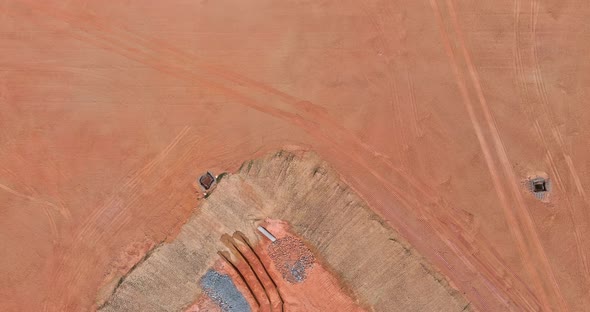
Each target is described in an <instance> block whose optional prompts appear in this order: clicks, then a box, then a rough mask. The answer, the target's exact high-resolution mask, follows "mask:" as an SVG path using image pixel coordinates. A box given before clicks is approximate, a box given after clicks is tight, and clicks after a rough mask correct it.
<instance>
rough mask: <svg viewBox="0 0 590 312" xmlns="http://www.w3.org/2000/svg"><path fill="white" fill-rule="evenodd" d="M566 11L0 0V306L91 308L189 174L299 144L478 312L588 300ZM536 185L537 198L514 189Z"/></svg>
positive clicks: (575, 11)
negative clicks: (544, 181) (542, 192)
mask: <svg viewBox="0 0 590 312" xmlns="http://www.w3.org/2000/svg"><path fill="white" fill-rule="evenodd" d="M589 17H590V6H588V5H587V1H585V0H568V1H562V0H547V1H538V0H511V1H507V0H481V1H456V0H416V1H401V0H387V1H386V0H362V1H361V0H354V1H352V0H343V1H341V0H339V1H336V0H320V1H305V0H299V1H295V0H289V1H270V0H253V1H239V0H217V1H205V0H204V1H192V0H191V1H188V0H186V1H184V0H178V1H152V2H149V3H146V2H145V1H137V0H131V1H106V2H105V1H51V0H50V1H33V0H23V1H17V0H12V1H11V0H3V1H0V108H1V109H0V205H1V206H0V250H3V251H4V252H3V256H2V257H1V258H0V276H2V277H3V278H2V279H1V280H0V308H1V310H3V311H23V310H24V311H44V310H46V311H64V310H66V311H67V310H70V311H80V310H82V311H84V310H90V309H92V306H93V305H94V301H95V298H96V293H97V291H98V289H99V288H100V286H101V285H102V283H103V282H104V281H105V280H109V279H110V278H111V277H113V276H120V275H121V274H123V273H122V272H126V271H128V270H129V269H130V266H131V265H132V263H135V262H136V261H138V260H139V259H141V258H142V256H143V254H144V253H145V251H146V250H149V249H150V248H151V247H152V246H154V245H156V244H158V243H159V242H161V241H162V240H166V239H168V240H171V239H172V238H173V237H174V236H175V234H176V233H178V229H179V228H180V226H181V225H182V223H183V222H185V221H186V220H187V218H189V216H190V215H191V213H192V212H193V210H194V209H195V207H196V203H195V201H196V200H195V199H196V195H195V194H194V189H193V188H192V187H191V184H192V182H193V181H194V180H195V179H196V178H197V177H196V175H197V174H199V173H201V172H205V171H206V170H211V171H213V172H222V171H230V172H231V171H235V170H236V169H237V168H238V167H239V165H240V164H241V163H242V162H243V161H244V160H246V159H252V158H254V157H256V156H257V155H263V154H264V153H266V152H269V151H272V150H277V149H279V148H281V147H282V146H285V145H290V146H299V147H301V148H303V149H309V150H315V151H317V153H318V154H319V155H320V156H321V157H322V158H323V159H325V160H326V161H328V162H329V163H330V164H331V166H333V167H334V168H335V169H336V171H337V172H338V173H339V174H340V175H341V176H342V178H343V179H344V180H345V181H346V182H347V184H348V185H350V187H351V188H353V189H354V190H355V191H356V192H358V193H359V194H360V196H361V197H362V198H363V199H364V200H366V202H367V203H368V204H369V206H370V207H371V209H372V210H373V211H375V212H376V213H377V214H379V215H380V216H381V217H383V219H385V221H386V222H387V223H388V224H390V225H391V226H392V227H393V228H395V229H397V230H398V231H399V232H400V233H401V235H402V236H403V237H405V238H406V239H407V240H408V241H409V242H410V243H411V244H412V246H414V247H415V248H416V249H417V250H418V251H419V252H420V253H421V254H423V255H424V256H425V257H426V258H427V259H429V260H430V261H431V262H432V263H433V264H434V265H435V266H436V267H437V268H438V269H439V270H440V271H441V272H442V273H444V274H445V275H446V276H448V277H449V279H450V280H451V281H452V282H453V283H454V284H455V285H456V286H457V287H458V288H459V289H461V291H462V292H465V296H466V297H467V298H468V299H469V300H470V301H471V302H472V304H473V305H474V306H476V307H478V308H480V309H482V310H489V311H502V310H510V309H512V310H537V309H543V310H553V311H565V310H570V311H584V310H588V309H589V308H588V307H590V295H589V291H590V285H589V284H590V264H589V263H588V262H589V261H590V260H589V255H588V253H590V244H589V242H588V240H589V239H588V238H589V237H590V235H589V234H590V233H589V231H590V226H589V218H588V200H589V198H588V196H589V195H588V191H587V190H586V188H587V185H590V176H589V173H590V162H589V161H588V160H589V159H590V155H589V153H590V150H589V146H590V145H588V144H587V142H589V141H590V123H589V122H588V121H589V120H590V109H589V106H588V105H587V99H588V98H590V94H589V92H590V91H589V90H590V88H589V86H590V59H589V58H588V57H587V56H588V55H590V44H589V42H590V41H589V40H588V39H589V38H590V24H589V23H588V22H587V21H588V20H589ZM544 175H546V176H548V177H549V178H550V179H551V186H552V189H551V194H549V195H548V196H547V197H545V198H544V200H543V201H541V200H538V199H536V198H535V196H533V195H532V194H530V192H529V191H528V186H527V185H526V179H527V178H529V177H530V176H544Z"/></svg>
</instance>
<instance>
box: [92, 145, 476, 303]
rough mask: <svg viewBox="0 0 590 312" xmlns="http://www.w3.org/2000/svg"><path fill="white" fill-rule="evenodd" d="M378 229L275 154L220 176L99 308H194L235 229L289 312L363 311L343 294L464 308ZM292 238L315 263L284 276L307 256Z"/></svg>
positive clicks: (359, 207) (317, 169) (360, 205)
mask: <svg viewBox="0 0 590 312" xmlns="http://www.w3.org/2000/svg"><path fill="white" fill-rule="evenodd" d="M266 218H273V219H274V218H277V219H282V220H288V221H289V222H291V223H292V224H293V232H294V234H295V235H297V236H291V234H290V233H288V231H289V228H288V226H286V223H285V224H283V223H282V222H277V221H269V222H262V221H263V220H265V219H266ZM382 222H383V221H382V220H381V219H380V218H379V217H378V216H377V215H375V214H374V213H373V212H371V211H370V209H369V208H368V207H367V206H366V204H365V203H364V202H363V201H362V200H361V199H360V198H359V197H358V196H357V195H356V194H354V193H353V192H352V191H351V190H350V189H349V188H348V187H347V186H346V185H344V184H343V183H342V182H341V181H340V180H339V179H338V176H337V174H336V173H335V172H334V171H333V170H332V169H330V168H329V167H327V165H326V164H325V163H324V162H322V161H321V160H319V159H318V158H317V157H315V156H314V155H311V154H309V153H306V154H304V155H302V156H296V155H294V154H291V153H287V152H279V153H276V154H272V155H270V156H267V157H265V158H263V159H260V160H255V161H251V162H247V163H245V164H244V166H242V168H241V170H240V171H239V172H238V173H237V174H236V175H230V176H228V177H227V176H226V177H224V178H223V179H222V180H221V182H220V184H219V186H218V187H217V188H216V190H215V191H214V192H213V194H212V195H211V196H209V197H208V198H207V200H206V201H205V202H204V203H203V205H202V206H200V210H199V211H198V212H196V213H195V215H193V216H192V217H191V218H190V219H189V221H188V222H187V223H186V224H185V225H184V226H183V227H182V229H181V231H180V233H179V235H178V237H177V238H176V239H175V240H174V241H173V242H171V243H170V244H163V245H161V246H159V247H158V248H156V249H155V250H153V251H151V252H150V254H149V257H147V259H145V260H144V261H142V262H141V263H140V264H139V265H137V266H136V268H135V269H134V270H133V271H131V273H130V274H128V275H127V276H125V278H124V279H123V280H122V281H121V282H120V283H119V284H120V285H119V286H118V287H117V288H116V290H115V292H114V294H113V295H112V297H110V298H108V299H107V298H105V299H104V301H105V303H104V304H103V303H100V304H101V305H102V308H101V311H181V310H183V309H184V308H186V307H187V306H190V305H191V303H193V302H194V301H196V299H195V298H198V296H199V295H200V294H201V293H202V290H201V286H200V285H202V284H203V282H202V281H200V280H201V278H202V276H203V275H205V274H206V273H205V272H207V271H208V270H210V267H212V266H213V264H214V263H215V262H216V261H217V262H218V261H219V259H220V256H219V255H218V254H217V251H222V250H225V249H226V248H225V247H224V244H223V243H222V241H221V240H220V237H221V236H222V234H224V233H233V232H234V231H240V232H242V233H244V235H245V236H246V237H248V238H252V239H249V241H250V242H251V243H252V244H255V245H256V247H255V250H256V253H257V254H258V255H259V257H260V258H261V260H262V263H263V264H265V265H264V267H266V268H268V269H269V270H271V274H270V276H271V278H272V280H273V281H274V283H275V284H276V285H277V288H278V291H279V293H280V295H281V297H282V300H283V301H284V308H285V311H361V310H360V309H359V307H358V306H357V305H355V304H354V301H352V300H351V299H348V296H346V295H345V294H343V290H342V288H344V289H350V291H351V292H352V296H353V297H357V298H359V299H360V302H361V303H363V304H364V305H365V306H369V307H371V308H373V309H374V310H375V311H464V309H465V307H466V306H468V304H469V303H468V302H467V300H465V299H464V298H463V297H462V295H461V294H460V293H459V292H458V291H456V290H453V289H452V288H451V287H449V285H448V283H447V282H446V281H445V280H444V278H442V277H441V276H440V274H438V273H436V272H435V270H434V269H433V268H432V267H431V265H430V264H429V263H427V262H426V260H425V259H423V258H422V257H421V256H420V255H418V254H417V253H416V251H415V250H414V249H412V248H411V247H409V245H408V244H407V242H405V241H404V240H403V239H402V238H400V237H399V234H398V233H396V232H395V231H394V230H392V229H391V228H389V227H388V226H386V225H383V224H381V223H382ZM258 224H263V225H264V227H265V228H266V229H268V230H269V231H270V232H271V233H272V234H273V235H274V236H275V237H276V238H277V241H276V242H275V243H273V244H270V241H269V240H268V239H265V238H263V237H262V236H260V234H257V231H256V227H257V226H258ZM289 232H290V231H289ZM285 237H286V238H285ZM297 237H301V238H302V239H304V240H305V241H307V242H309V244H310V246H312V249H313V250H314V251H315V252H314V253H313V254H315V257H317V258H318V259H317V260H312V261H311V262H313V264H312V265H311V266H310V267H305V268H302V270H300V271H297V273H296V274H293V272H292V270H293V269H292V268H291V270H286V272H285V271H284V270H282V268H283V266H284V264H288V263H285V261H286V260H288V259H289V258H299V259H301V258H302V257H304V256H305V255H302V253H305V252H298V250H299V249H300V248H298V247H297V240H298V238H297ZM289 242H290V243H289ZM303 248H304V249H306V247H303ZM310 254H312V253H311V252H310ZM282 255H285V256H282ZM322 262H325V265H324V264H322ZM326 265H327V268H330V269H331V270H333V271H334V273H335V276H337V277H339V278H340V281H341V282H342V283H343V285H342V286H340V285H338V282H336V279H335V278H334V277H333V276H331V275H330V273H328V272H327V271H326V268H324V267H325V266H326ZM226 271H227V270H226ZM229 271H231V270H229ZM293 275H295V277H298V278H299V280H295V279H293V277H294V276H293ZM236 280H238V281H239V280H240V279H239V278H237V279H236ZM250 288H251V289H253V290H254V291H255V292H256V287H250ZM264 288H265V287H264ZM243 292H244V293H247V292H248V291H247V290H244V289H243ZM267 292H268V291H267ZM262 293H264V292H262ZM262 311H264V310H262ZM273 311H275V310H273Z"/></svg>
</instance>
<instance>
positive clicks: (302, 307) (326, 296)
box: [185, 219, 364, 312]
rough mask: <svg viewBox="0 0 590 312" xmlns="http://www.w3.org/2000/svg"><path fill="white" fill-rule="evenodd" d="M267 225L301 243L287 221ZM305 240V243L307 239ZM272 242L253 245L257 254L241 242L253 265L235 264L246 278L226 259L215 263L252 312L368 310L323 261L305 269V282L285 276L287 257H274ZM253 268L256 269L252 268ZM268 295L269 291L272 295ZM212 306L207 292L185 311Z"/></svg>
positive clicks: (280, 235) (279, 236)
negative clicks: (271, 251)
mask: <svg viewBox="0 0 590 312" xmlns="http://www.w3.org/2000/svg"><path fill="white" fill-rule="evenodd" d="M263 225H264V226H265V227H266V228H267V229H268V230H270V231H271V233H272V234H273V235H274V236H275V238H277V239H278V240H280V239H282V238H285V237H289V238H291V239H293V240H296V241H298V242H301V241H300V239H299V238H298V237H296V236H295V235H294V234H293V233H292V232H291V231H290V228H289V225H288V224H287V223H286V222H283V221H280V220H270V219H268V220H266V221H265V222H264V223H263ZM246 239H247V238H246ZM248 241H250V240H248ZM301 243H302V244H303V245H304V246H305V244H304V243H303V242H301ZM249 244H250V243H249ZM270 245H271V242H270V240H268V239H267V238H263V239H262V240H261V242H260V243H259V244H257V245H255V246H252V247H253V249H254V252H255V254H254V253H253V252H252V249H249V248H248V247H246V245H242V244H240V246H244V247H245V248H243V249H242V248H240V252H241V253H242V254H243V255H244V257H246V259H247V261H248V263H249V264H248V263H247V262H245V261H243V260H238V261H235V260H234V261H233V265H235V266H236V267H237V269H238V270H239V271H240V272H241V274H242V276H243V279H242V278H240V277H239V276H238V274H237V271H236V270H235V269H233V268H232V267H231V266H230V265H229V264H228V262H226V261H225V260H221V261H218V262H217V263H216V265H215V266H214V270H215V271H217V272H219V273H221V274H225V275H229V276H230V277H231V278H232V280H233V282H234V284H235V285H236V287H237V288H238V290H239V291H240V292H241V293H242V294H243V295H244V296H245V298H246V301H248V303H249V304H250V306H251V308H252V311H342V312H345V311H355V312H362V311H364V310H363V309H362V308H361V307H360V306H359V305H358V304H357V303H356V302H355V301H354V300H353V299H352V298H351V297H350V296H349V295H347V294H346V293H345V290H344V289H343V288H342V285H340V284H339V282H338V280H337V278H336V277H335V276H334V275H332V274H331V273H330V272H329V271H328V270H326V268H325V267H324V265H323V264H322V263H321V262H320V261H319V260H317V261H314V262H313V265H312V266H311V267H309V268H307V269H306V270H305V278H303V279H302V280H301V281H299V282H292V281H290V280H289V279H288V278H283V275H282V272H281V271H280V268H279V267H280V266H281V265H282V263H281V261H282V260H284V259H278V260H277V259H273V258H272V256H271V255H270V249H269V246H270ZM278 248H280V247H278ZM303 248H306V252H309V253H311V250H310V249H307V247H303ZM283 251H284V252H285V253H287V254H288V255H289V256H290V257H291V258H294V259H295V258H298V257H301V256H302V254H301V249H291V250H283ZM255 262H256V263H255ZM250 267H251V268H252V269H249V268H250ZM253 270H254V271H257V270H263V271H262V272H256V275H255V274H254V273H253ZM257 276H258V278H257ZM244 280H245V281H246V282H247V283H248V286H246V284H245V283H244ZM277 292H278V293H277ZM266 294H268V297H267V295H266ZM275 294H276V296H275ZM252 295H254V296H256V297H257V298H259V299H258V301H259V302H263V300H262V299H266V298H268V299H266V305H264V304H263V303H261V304H260V305H258V304H256V303H255V302H256V301H255V300H254V299H253V296H252ZM281 302H282V304H281ZM212 305H215V303H213V302H212V300H211V299H210V298H209V297H208V296H207V295H206V294H202V295H201V296H200V297H199V298H198V299H197V301H196V302H195V304H193V305H192V306H191V307H189V308H188V309H187V310H186V311H185V312H192V311H210V310H208V309H211V306H212ZM271 306H272V308H271Z"/></svg>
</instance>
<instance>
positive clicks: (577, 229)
mask: <svg viewBox="0 0 590 312" xmlns="http://www.w3.org/2000/svg"><path fill="white" fill-rule="evenodd" d="M517 1H520V0H517ZM538 18H539V3H538V0H531V21H530V30H531V38H532V42H531V52H532V61H533V66H534V68H533V77H534V78H535V86H536V91H537V94H538V95H539V99H540V102H541V108H542V112H544V113H545V115H546V118H547V120H548V121H549V128H550V129H551V132H552V134H553V136H554V138H555V139H556V141H557V145H558V148H559V152H560V153H561V155H562V156H563V158H564V160H565V162H566V165H567V168H568V171H569V173H570V175H571V177H572V178H573V180H574V185H575V187H576V189H577V191H578V193H579V194H580V195H581V196H582V199H583V200H584V202H585V203H586V204H587V203H588V201H587V199H586V194H585V191H584V188H583V187H582V183H581V181H580V177H579V176H578V174H577V171H576V169H575V167H574V164H573V162H572V159H571V157H570V155H569V154H568V153H567V148H566V146H565V143H564V142H563V138H562V136H561V133H560V131H559V128H558V126H557V124H556V122H555V116H554V114H553V112H552V109H551V103H550V101H549V96H548V93H547V88H546V87H545V81H544V79H543V73H542V71H541V65H540V63H539V57H538V49H537V40H536V39H537V32H536V29H537V23H538ZM537 128H538V131H541V127H540V126H539V125H538V122H537ZM541 136H542V138H543V143H544V145H545V149H546V150H547V157H548V158H549V159H550V161H551V163H552V169H553V171H554V172H555V174H556V176H559V169H558V167H557V166H556V164H555V162H554V161H553V157H552V155H551V151H550V150H549V145H548V144H547V141H546V140H545V137H544V135H543V134H542V133H541ZM559 180H560V181H561V182H560V183H559V184H558V188H559V189H560V191H561V192H562V193H563V194H564V196H565V200H566V205H565V206H566V208H567V212H568V216H569V218H570V222H571V223H572V225H573V228H574V239H575V244H576V250H577V253H578V259H579V261H580V263H581V266H582V269H583V274H584V276H585V280H586V281H587V283H588V282H590V265H589V264H588V256H587V251H586V249H585V248H584V240H583V236H584V235H583V233H582V230H581V226H580V224H579V222H578V218H579V216H578V211H577V209H576V207H575V204H573V203H572V199H571V198H570V193H569V192H568V190H567V188H566V185H565V184H563V179H562V178H561V177H559ZM582 218H583V219H584V220H582V222H583V221H586V220H585V219H586V218H587V214H585V213H584V214H583V217H582Z"/></svg>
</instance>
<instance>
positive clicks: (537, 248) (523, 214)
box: [430, 0, 564, 309]
mask: <svg viewBox="0 0 590 312" xmlns="http://www.w3.org/2000/svg"><path fill="white" fill-rule="evenodd" d="M430 4H431V7H432V9H433V11H434V14H435V15H436V18H437V20H438V23H439V27H440V30H441V35H442V37H443V41H444V44H445V46H446V50H447V55H448V57H449V59H450V61H451V65H452V67H453V70H454V73H455V76H456V77H455V78H456V80H457V82H458V86H459V89H460V91H461V94H462V97H463V99H464V104H465V106H466V109H467V111H468V114H469V116H470V119H471V122H472V125H473V127H474V130H475V132H476V136H477V138H478V140H479V142H480V146H481V148H482V152H483V154H484V158H485V160H486V163H487V165H488V169H489V171H490V174H491V176H492V182H493V184H494V187H495V189H496V192H497V193H498V197H499V199H500V202H501V203H502V205H501V206H502V208H503V210H504V214H505V217H506V221H507V222H508V227H509V229H510V231H511V234H512V237H513V239H515V240H516V243H517V246H518V250H519V252H520V254H521V256H522V257H523V259H524V265H525V267H526V268H527V271H528V273H529V276H530V277H531V278H532V281H533V284H534V288H535V289H536V293H537V295H538V297H539V300H540V301H541V303H542V305H543V306H544V307H545V309H550V307H551V304H550V302H549V295H548V293H547V291H546V290H545V288H544V283H543V279H542V278H541V275H540V274H539V272H538V271H537V270H535V269H534V268H533V267H532V264H533V263H534V261H533V258H532V255H533V254H535V256H536V257H537V258H539V259H540V260H541V263H542V265H543V267H544V269H545V270H547V271H546V272H548V275H549V276H548V279H549V282H550V283H551V285H550V286H551V287H552V289H553V291H554V292H552V293H554V294H557V296H558V303H559V306H561V307H562V308H563V307H564V300H563V297H562V296H561V294H560V292H559V286H558V285H557V283H556V282H555V278H554V276H553V273H552V269H551V267H550V265H549V262H548V259H547V257H546V255H545V253H544V250H543V249H542V245H541V243H540V240H539V238H538V236H537V233H536V230H535V227H534V224H533V222H532V219H531V217H530V215H529V213H528V211H526V207H525V206H524V203H523V200H522V198H521V197H520V192H519V188H518V185H517V184H516V179H515V176H514V173H513V172H512V168H511V165H510V162H509V160H508V157H507V154H506V151H505V148H504V145H503V143H502V140H501V138H500V136H499V133H498V130H497V127H496V125H495V121H494V120H493V117H492V115H491V112H490V110H489V107H488V105H487V101H486V99H485V97H484V95H483V91H482V89H481V85H480V83H479V77H478V75H477V73H476V71H475V67H474V65H473V63H472V61H471V57H470V55H469V53H468V51H467V48H466V45H465V41H464V38H463V34H462V32H461V29H460V27H459V24H458V19H457V15H456V13H455V10H454V6H453V3H452V1H451V0H447V1H446V4H447V10H448V13H449V16H450V20H451V24H452V28H453V29H454V31H455V33H456V35H457V43H458V49H459V50H460V51H461V53H462V55H463V58H464V60H465V63H466V66H467V70H468V72H469V75H470V78H471V81H472V87H473V88H474V90H475V92H476V95H477V98H478V100H479V103H480V107H481V109H482V111H483V113H484V121H485V123H486V125H487V127H486V128H487V130H488V131H489V133H490V134H491V136H492V141H493V143H494V145H493V146H494V148H495V154H496V157H498V158H499V159H498V161H499V162H500V164H501V166H502V168H503V170H502V171H503V172H504V174H503V175H505V177H506V179H504V180H508V181H507V182H508V184H509V186H510V190H508V193H509V194H512V196H514V198H515V200H516V204H517V205H516V208H518V209H517V211H516V213H517V214H516V215H515V213H514V212H513V211H512V205H511V203H510V201H509V200H508V198H509V196H510V195H509V194H507V191H506V190H504V186H503V185H504V183H503V181H502V179H501V178H500V176H499V175H498V174H497V171H498V169H497V167H496V164H495V161H494V159H493V156H492V152H491V149H490V147H489V145H488V142H487V140H486V138H485V136H484V134H483V129H482V126H481V125H480V121H479V118H478V117H477V116H476V114H475V110H474V107H473V103H472V102H471V99H470V95H469V91H468V89H467V85H466V78H464V77H463V75H462V74H461V70H460V69H459V64H458V60H457V57H456V55H455V53H454V51H453V48H452V45H451V41H450V38H449V35H448V34H447V32H446V29H445V24H444V20H443V17H442V11H441V9H440V7H439V5H438V2H437V1H436V0H430ZM519 219H520V220H522V221H524V228H521V226H520V222H519ZM531 241H532V243H533V244H534V245H533V247H534V248H533V249H532V250H531V249H530V248H529V246H528V244H527V242H531Z"/></svg>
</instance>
